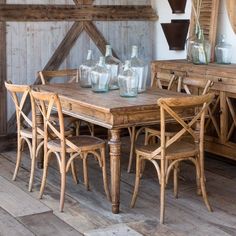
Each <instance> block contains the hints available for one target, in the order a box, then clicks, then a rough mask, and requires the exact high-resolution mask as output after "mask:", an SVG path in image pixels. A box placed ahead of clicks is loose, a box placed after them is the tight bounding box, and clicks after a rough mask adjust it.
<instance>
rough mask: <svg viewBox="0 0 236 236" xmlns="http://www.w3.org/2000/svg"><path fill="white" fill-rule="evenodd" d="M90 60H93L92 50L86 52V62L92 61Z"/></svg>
mask: <svg viewBox="0 0 236 236" xmlns="http://www.w3.org/2000/svg"><path fill="white" fill-rule="evenodd" d="M92 59H93V52H92V50H88V54H87V61H89V60H92Z"/></svg>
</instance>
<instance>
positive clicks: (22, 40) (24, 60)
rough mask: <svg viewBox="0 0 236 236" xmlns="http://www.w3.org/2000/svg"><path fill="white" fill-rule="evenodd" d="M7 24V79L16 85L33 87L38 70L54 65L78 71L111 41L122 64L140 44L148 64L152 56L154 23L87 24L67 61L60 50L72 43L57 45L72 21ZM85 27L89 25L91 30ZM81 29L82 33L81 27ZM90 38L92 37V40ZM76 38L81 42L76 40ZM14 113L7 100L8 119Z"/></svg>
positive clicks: (143, 0)
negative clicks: (89, 56) (87, 58)
mask: <svg viewBox="0 0 236 236" xmlns="http://www.w3.org/2000/svg"><path fill="white" fill-rule="evenodd" d="M8 3H12V4H17V3H18V4H19V3H21V4H23V3H25V4H29V3H30V1H29V0H24V1H23V0H9V1H8ZM40 3H41V1H35V4H40ZM43 3H45V2H43ZM46 3H49V4H62V5H63V4H71V5H72V7H75V6H73V4H74V2H73V1H72V0H70V1H69V0H64V2H63V0H60V1H56V0H54V1H53V0H50V1H49V0H48V1H47V2H46ZM46 3H45V4H46ZM79 3H80V2H79ZM94 4H97V5H106V6H107V5H114V4H115V5H120V4H123V5H127V4H129V5H139V7H140V6H142V5H145V4H147V5H149V6H150V1H149V0H138V1H135V2H134V1H130V0H119V1H115V2H114V1H112V0H97V1H94ZM44 7H45V6H44ZM59 7H62V6H59ZM123 7H125V6H123ZM7 25H8V27H7V32H8V34H7V42H8V44H7V55H8V58H7V65H8V68H7V72H8V78H9V79H11V80H12V81H13V82H14V83H20V84H23V83H28V84H32V83H34V80H35V75H36V72H37V71H39V70H42V69H43V68H44V69H45V68H50V69H52V68H53V67H54V68H56V67H57V66H55V65H56V64H57V65H59V64H60V63H61V65H60V69H64V68H78V66H79V65H80V64H81V63H82V62H83V61H84V60H85V58H86V54H87V50H88V49H92V50H93V51H94V55H95V59H96V60H98V57H99V56H100V55H101V52H100V51H99V50H98V49H97V46H99V48H100V50H101V51H102V53H103V54H104V51H105V44H106V42H109V43H110V44H111V45H112V47H113V48H114V51H115V52H117V54H115V55H116V56H117V57H119V58H120V59H122V60H123V61H124V60H125V59H127V58H130V53H131V52H130V51H131V45H132V44H136V45H138V47H139V48H140V57H141V58H143V59H145V61H147V62H148V61H150V60H151V59H152V57H153V50H152V36H153V26H154V24H153V22H148V21H139V22H135V21H129V22H128V21H116V22H107V21H98V22H93V23H92V22H90V23H87V22H86V23H85V27H84V28H86V29H87V32H82V33H81V35H80V37H79V38H78V37H74V38H73V40H71V41H70V42H72V41H73V44H71V46H72V47H73V48H72V50H71V51H70V52H68V56H67V57H66V58H63V57H60V56H61V55H62V54H64V53H63V51H62V53H60V51H59V48H60V50H61V49H63V45H64V46H66V45H70V44H69V43H67V44H65V43H64V44H63V42H62V44H61V47H60V46H58V45H59V43H60V40H62V38H63V37H64V36H65V35H66V33H67V31H68V29H69V27H70V26H71V22H68V23H66V22H60V23H59V22H57V23H52V22H47V23H46V22H45V23H43V22H37V23H36V22H27V23H26V22H17V23H16V22H14V23H13V22H8V24H7ZM86 26H89V27H90V28H88V27H86ZM91 26H94V27H91ZM95 26H96V27H95ZM74 29H75V28H72V30H74ZM80 29H81V31H82V27H81V25H80ZM72 30H70V31H72ZM77 31H78V28H77V30H75V33H74V35H75V34H76V32H77ZM77 33H78V32H77ZM69 35H70V34H69ZM90 36H92V39H91V38H90ZM16 38H17V40H16ZM76 39H78V40H77V41H76ZM66 41H67V40H66ZM66 41H65V42H66ZM94 41H95V43H94ZM56 48H58V49H57V52H55V54H54V55H53V57H51V59H50V56H51V54H52V53H53V50H54V49H56ZM65 48H66V47H64V49H65ZM68 48H70V47H68ZM81 49H82V50H81ZM64 55H65V54H64ZM49 59H50V61H49ZM13 112H14V107H13V106H12V103H11V100H10V99H8V119H10V118H11V117H12V114H13ZM14 123H15V118H14V117H13V118H11V119H10V123H9V126H10V127H14V126H12V125H14Z"/></svg>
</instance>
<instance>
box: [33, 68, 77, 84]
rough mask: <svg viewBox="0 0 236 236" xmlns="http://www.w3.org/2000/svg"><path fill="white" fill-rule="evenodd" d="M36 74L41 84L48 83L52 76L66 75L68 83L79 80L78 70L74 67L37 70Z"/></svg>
mask: <svg viewBox="0 0 236 236" xmlns="http://www.w3.org/2000/svg"><path fill="white" fill-rule="evenodd" d="M38 76H39V78H40V79H41V83H42V84H48V83H49V82H50V80H51V79H52V78H62V77H67V78H68V80H67V82H68V83H72V82H76V83H78V82H79V71H78V70H76V69H68V70H53V71H39V72H38Z"/></svg>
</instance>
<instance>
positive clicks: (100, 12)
mask: <svg viewBox="0 0 236 236" xmlns="http://www.w3.org/2000/svg"><path fill="white" fill-rule="evenodd" d="M19 12H20V13H21V14H19ZM157 19H158V18H157V15H156V13H155V11H154V10H153V9H152V7H151V6H141V5H137V6H135V5H133V6H132V5H131V6H109V5H102V6H92V5H81V6H71V5H64V6H63V5H36V4H32V5H30V4H12V5H11V4H7V5H4V4H2V5H0V20H1V21H58V20H60V21H61V20H63V21H88V20H89V21H91V20H95V21H107V20H112V21H122V20H123V21H126V20H141V21H143V20H152V21H156V20H157Z"/></svg>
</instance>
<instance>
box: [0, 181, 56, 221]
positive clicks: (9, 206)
mask: <svg viewBox="0 0 236 236" xmlns="http://www.w3.org/2000/svg"><path fill="white" fill-rule="evenodd" d="M0 189H1V190H3V191H1V192H0V201H1V207H2V208H3V209H5V210H6V211H8V212H9V213H10V214H11V215H13V216H15V217H19V216H26V215H32V214H37V213H42V212H48V211H51V209H50V208H48V207H47V206H45V205H44V204H43V203H41V202H39V201H36V200H35V199H34V198H32V197H31V196H30V195H28V194H26V193H25V192H24V191H23V190H22V189H20V188H18V187H16V186H15V185H14V184H12V183H9V182H8V181H7V180H6V179H4V178H3V177H1V176H0ZM22 199H24V201H23V202H22Z"/></svg>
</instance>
